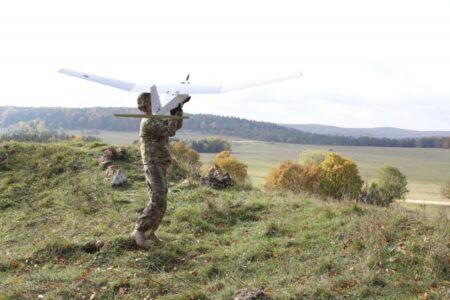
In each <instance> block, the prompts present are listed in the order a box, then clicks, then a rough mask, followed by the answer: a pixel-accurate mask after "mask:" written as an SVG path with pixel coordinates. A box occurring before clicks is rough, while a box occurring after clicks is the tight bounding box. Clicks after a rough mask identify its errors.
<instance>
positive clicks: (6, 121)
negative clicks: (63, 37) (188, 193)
mask: <svg viewBox="0 0 450 300" xmlns="http://www.w3.org/2000/svg"><path fill="white" fill-rule="evenodd" d="M120 112H122V113H137V112H138V110H137V109H134V108H117V107H116V108H108V107H92V108H62V107H56V108H55V107H38V108H34V107H0V128H11V127H15V128H17V127H19V128H20V127H24V126H25V127H26V126H28V125H27V124H24V123H27V122H28V123H30V122H31V123H32V124H37V123H40V124H42V123H45V126H46V127H47V128H50V129H57V130H59V129H66V130H69V129H101V130H111V131H137V130H139V123H140V119H134V118H116V117H114V116H113V114H115V113H120ZM37 121H42V122H37ZM183 129H187V130H192V131H195V132H200V133H203V134H210V135H229V136H237V137H241V138H245V139H252V140H259V141H267V142H280V143H292V144H308V145H342V146H373V147H420V148H449V147H450V138H440V137H426V138H406V139H392V138H385V137H383V138H377V137H368V136H362V137H354V136H343V135H336V134H319V133H311V132H306V131H301V130H298V129H295V128H289V127H286V126H281V125H277V124H274V123H268V122H259V121H252V120H246V119H241V118H236V117H223V116H215V115H205V114H195V115H190V119H189V120H185V121H184V125H183Z"/></svg>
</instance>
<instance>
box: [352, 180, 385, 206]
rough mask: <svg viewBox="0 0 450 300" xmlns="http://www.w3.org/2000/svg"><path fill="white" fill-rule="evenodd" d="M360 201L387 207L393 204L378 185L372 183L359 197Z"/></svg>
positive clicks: (366, 186)
mask: <svg viewBox="0 0 450 300" xmlns="http://www.w3.org/2000/svg"><path fill="white" fill-rule="evenodd" d="M359 201H361V202H363V203H366V204H372V205H376V206H383V207H387V206H389V204H391V202H392V199H389V198H386V197H385V195H384V193H383V192H382V191H381V189H380V187H379V186H378V184H377V183H376V182H372V183H371V184H370V185H365V187H364V189H363V190H362V192H361V195H360V197H359Z"/></svg>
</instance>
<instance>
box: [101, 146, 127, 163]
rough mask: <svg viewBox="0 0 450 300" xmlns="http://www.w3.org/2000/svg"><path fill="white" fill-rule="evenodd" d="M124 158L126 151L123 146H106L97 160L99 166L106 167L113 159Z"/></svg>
mask: <svg viewBox="0 0 450 300" xmlns="http://www.w3.org/2000/svg"><path fill="white" fill-rule="evenodd" d="M125 158H127V151H126V150H125V148H122V147H119V148H114V147H108V148H106V149H105V150H103V155H102V157H100V158H99V160H98V162H99V164H100V166H101V167H103V168H106V167H107V166H108V165H109V164H110V163H111V162H112V161H113V160H115V159H125Z"/></svg>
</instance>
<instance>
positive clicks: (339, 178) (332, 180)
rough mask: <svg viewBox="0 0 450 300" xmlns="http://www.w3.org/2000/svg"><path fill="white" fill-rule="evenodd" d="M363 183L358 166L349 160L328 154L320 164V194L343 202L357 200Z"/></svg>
mask: <svg viewBox="0 0 450 300" xmlns="http://www.w3.org/2000/svg"><path fill="white" fill-rule="evenodd" d="M362 185H363V181H362V179H361V177H360V176H359V171H358V167H357V165H356V164H355V163H354V162H353V161H352V160H351V159H349V158H344V157H342V156H340V155H339V154H337V153H334V152H328V153H327V154H326V156H325V160H324V161H323V162H322V163H321V164H320V180H319V194H321V195H322V196H324V197H332V198H334V199H338V200H341V199H343V198H349V199H356V198H357V197H358V196H359V193H360V191H361V188H362Z"/></svg>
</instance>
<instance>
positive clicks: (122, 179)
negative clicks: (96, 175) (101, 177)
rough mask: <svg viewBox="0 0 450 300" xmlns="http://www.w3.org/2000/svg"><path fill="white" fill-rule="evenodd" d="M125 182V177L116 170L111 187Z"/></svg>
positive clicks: (120, 171)
mask: <svg viewBox="0 0 450 300" xmlns="http://www.w3.org/2000/svg"><path fill="white" fill-rule="evenodd" d="M125 182H127V175H126V174H125V172H123V171H122V170H120V169H119V170H117V172H116V173H115V175H114V177H113V178H112V180H111V186H113V187H114V186H119V185H122V184H124V183H125Z"/></svg>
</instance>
